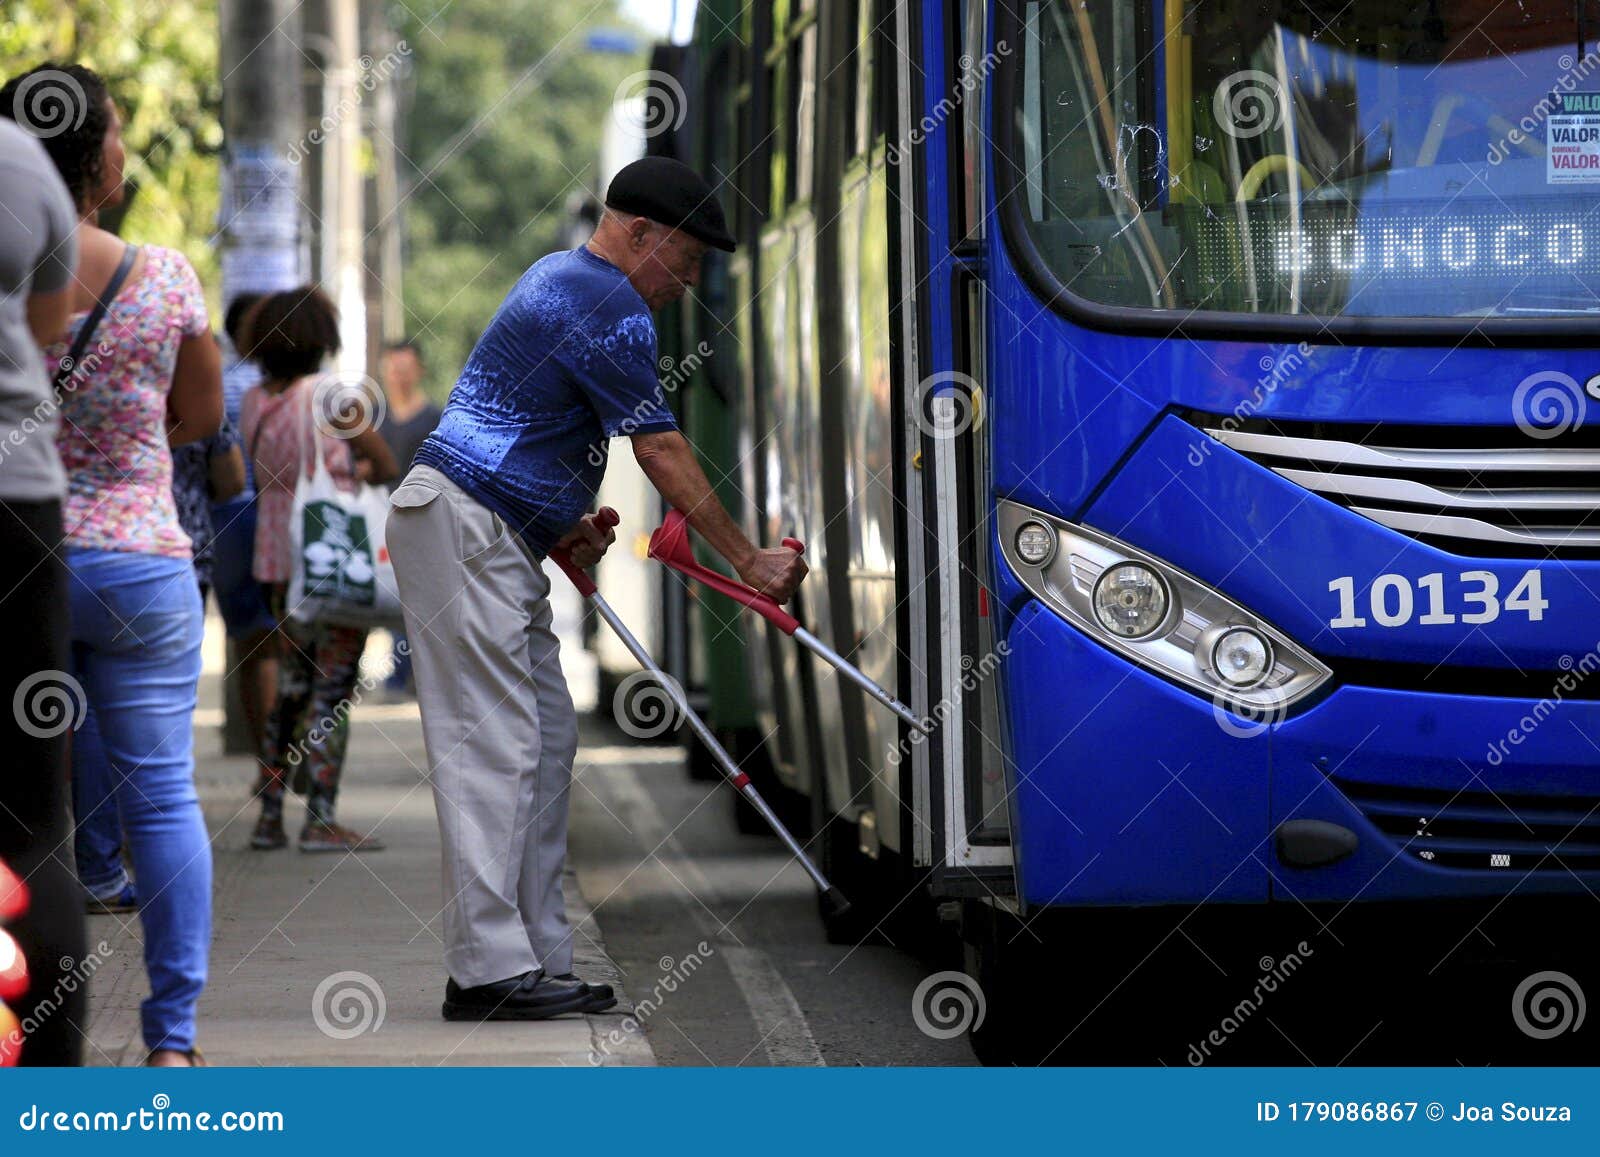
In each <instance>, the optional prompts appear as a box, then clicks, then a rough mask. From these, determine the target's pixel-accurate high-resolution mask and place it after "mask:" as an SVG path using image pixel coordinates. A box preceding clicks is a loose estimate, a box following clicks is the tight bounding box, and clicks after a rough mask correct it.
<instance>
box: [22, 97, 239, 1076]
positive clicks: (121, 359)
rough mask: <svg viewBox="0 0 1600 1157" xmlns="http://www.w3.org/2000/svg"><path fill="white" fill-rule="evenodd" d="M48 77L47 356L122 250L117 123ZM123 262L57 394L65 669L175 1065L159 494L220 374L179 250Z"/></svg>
mask: <svg viewBox="0 0 1600 1157" xmlns="http://www.w3.org/2000/svg"><path fill="white" fill-rule="evenodd" d="M46 71H54V72H55V73H57V74H61V73H66V74H67V75H69V76H70V77H71V78H72V80H73V81H74V82H75V83H76V86H77V87H78V89H79V90H80V91H81V92H82V94H84V95H85V96H86V97H87V106H88V107H87V108H86V109H80V112H82V113H83V114H84V115H83V116H82V117H81V118H80V120H79V121H78V122H77V123H75V124H73V125H72V126H71V127H69V128H67V129H65V130H64V131H62V132H60V133H58V134H56V135H54V136H50V137H46V138H44V140H43V144H44V145H45V148H46V149H47V151H48V152H49V153H50V157H51V160H52V161H54V162H55V165H56V168H57V169H58V170H59V171H60V173H61V176H62V179H63V181H64V182H65V184H66V185H67V188H68V190H69V191H70V192H71V194H72V197H73V200H74V201H75V203H76V205H77V208H78V212H79V214H80V223H79V227H78V238H79V262H78V270H77V275H76V280H75V285H74V290H73V293H74V300H73V303H72V304H73V309H74V313H73V319H72V328H71V332H70V333H69V335H68V338H67V341H66V342H64V343H60V344H57V345H55V346H52V347H51V348H50V349H48V350H46V357H47V359H49V360H52V361H54V362H56V363H57V364H60V362H61V359H63V358H64V357H65V356H66V354H67V353H68V351H69V350H70V349H71V344H70V343H71V342H72V341H73V340H74V339H76V337H77V335H78V332H79V329H80V327H82V325H83V324H84V322H85V320H86V318H87V316H88V315H89V313H90V311H91V310H92V309H93V307H94V305H95V303H96V301H97V300H99V299H100V298H101V296H102V295H103V294H104V293H105V291H106V289H107V287H108V286H109V285H110V283H111V282H112V281H113V279H114V277H115V275H116V273H117V271H118V270H119V268H123V267H124V262H125V259H126V258H127V257H129V256H130V249H131V247H130V246H129V245H128V244H127V243H126V242H124V241H122V240H121V239H120V238H118V237H116V236H114V235H112V234H110V233H107V232H106V231H104V230H103V229H100V228H98V227H97V226H96V224H95V221H96V218H97V214H98V211H99V210H100V208H102V207H103V206H107V205H115V204H117V203H119V202H120V201H121V200H122V167H123V161H124V155H123V149H122V135H121V122H120V121H119V119H118V117H117V111H116V109H115V107H114V106H113V105H112V103H111V100H110V98H109V96H108V95H107V93H106V89H105V86H104V84H103V83H102V82H101V80H100V78H99V77H98V76H96V75H95V74H94V73H93V72H90V71H89V70H88V69H85V68H79V67H77V66H71V67H68V68H60V67H58V66H54V65H45V66H43V67H41V68H40V69H36V70H35V72H46ZM30 75H31V74H30ZM20 79H25V78H20ZM13 83H17V82H13ZM0 103H3V104H4V107H5V109H7V110H9V109H11V108H12V107H13V104H14V102H13V101H12V100H10V99H9V98H7V99H5V100H3V101H0ZM131 257H132V261H131V264H129V265H127V266H126V271H125V278H124V280H123V282H122V285H121V288H120V290H119V291H118V292H117V293H116V294H115V296H114V297H113V298H112V300H111V301H110V302H109V307H108V309H107V311H106V313H105V315H104V317H102V319H101V320H100V323H99V325H98V327H97V328H96V329H95V331H94V332H93V334H92V336H91V340H90V343H89V345H88V347H87V349H86V352H85V354H84V356H83V357H82V358H81V360H80V361H79V362H78V363H77V365H76V366H75V367H74V368H73V369H72V372H71V376H70V377H69V378H68V379H67V380H66V381H65V383H64V384H63V386H62V387H61V390H60V395H61V401H60V407H61V428H60V434H59V437H58V445H59V449H60V453H61V459H62V462H63V464H64V465H65V466H66V469H67V475H68V478H69V480H70V481H69V486H68V494H67V504H66V510H65V519H64V521H65V524H66V535H67V539H66V546H67V569H68V573H69V603H70V608H71V619H72V675H73V677H74V678H75V679H76V680H77V681H78V683H79V684H80V685H81V686H82V688H83V691H84V694H85V697H86V699H87V701H88V704H89V706H90V709H91V710H92V712H93V715H94V719H95V722H96V723H97V725H98V737H99V742H98V743H95V742H92V741H91V740H90V738H89V737H88V736H86V735H84V734H83V733H82V732H80V733H79V734H78V735H77V736H75V741H74V743H73V753H72V756H73V758H72V763H73V778H74V784H75V786H81V787H85V788H87V789H88V792H89V794H90V795H91V796H92V797H97V796H98V795H100V794H102V793H109V794H110V795H111V796H112V797H113V798H114V799H115V803H116V808H117V810H118V811H119V812H120V813H121V816H122V824H123V829H124V830H125V832H126V834H127V840H128V846H129V851H130V852H131V853H132V857H133V866H134V871H135V872H136V874H137V876H138V883H139V887H140V890H141V901H140V904H139V919H140V922H141V923H142V924H143V926H144V940H145V966H146V968H147V969H148V971H149V974H150V988H151V995H150V998H149V999H148V1000H146V1001H145V1002H144V1004H143V1006H142V1008H141V1014H142V1020H143V1027H144V1041H145V1045H146V1046H147V1047H148V1049H149V1050H150V1051H149V1055H148V1059H147V1060H148V1063H149V1064H151V1065H162V1066H168V1065H172V1066H177V1065H192V1064H196V1063H198V1054H197V1053H196V1052H195V1048H194V1038H195V1005H196V1003H197V1002H198V1001H199V999H200V993H201V990H202V989H203V988H204V987H205V982H206V959H207V956H208V953H209V950H210V946H211V846H210V843H209V842H208V840H207V837H206V826H205V821H204V819H203V818H202V816H201V814H200V801H199V798H198V796H197V794H196V792H195V786H194V747H193V735H194V732H193V721H192V717H193V714H194V706H195V689H196V685H197V683H198V681H199V678H200V639H201V633H202V630H203V627H202V617H201V610H200V592H199V589H198V588H197V586H196V585H195V580H194V570H193V567H192V565H191V563H190V548H189V538H188V536H187V535H186V534H184V532H183V528H182V527H180V526H179V525H178V515H177V509H176V507H175V506H174V505H173V499H172V453H171V449H170V447H172V446H177V445H181V444H184V443H187V442H193V441H197V440H199V439H202V438H207V437H210V436H211V435H212V434H214V433H215V432H216V430H217V428H218V427H219V426H220V424H221V422H222V380H221V366H220V358H219V355H218V352H217V344H216V342H215V340H214V339H213V338H212V336H211V330H210V326H209V323H208V322H207V318H206V307H205V300H204V298H203V297H202V296H201V292H200V282H199V281H198V279H197V278H196V277H195V275H194V270H193V269H192V268H190V265H189V262H188V261H186V260H185V259H184V256H183V254H181V253H179V252H177V251H176V250H172V249H162V248H158V247H156V246H147V247H145V248H143V249H133V250H132V251H131ZM81 810H82V809H81V807H80V814H81Z"/></svg>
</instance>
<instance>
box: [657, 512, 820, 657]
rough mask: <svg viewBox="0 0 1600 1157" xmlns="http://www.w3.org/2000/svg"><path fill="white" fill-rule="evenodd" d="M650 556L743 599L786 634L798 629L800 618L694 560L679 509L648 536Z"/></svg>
mask: <svg viewBox="0 0 1600 1157" xmlns="http://www.w3.org/2000/svg"><path fill="white" fill-rule="evenodd" d="M783 545H784V546H786V547H788V548H789V549H790V550H792V551H794V552H796V553H799V552H800V551H802V550H804V549H805V546H804V544H802V543H801V542H800V540H799V539H794V538H786V539H784V540H783ZM649 553H650V557H651V558H653V559H655V560H656V561H657V562H660V563H662V564H663V565H665V566H670V567H671V568H672V569H673V570H675V571H679V572H681V573H683V574H686V575H688V576H689V577H690V578H692V579H694V580H695V581H696V582H700V583H704V584H705V585H706V586H708V587H710V588H711V589H712V590H714V591H717V592H719V593H721V594H725V595H727V596H728V597H729V598H730V599H732V600H733V601H734V602H736V603H743V604H744V605H745V606H747V607H749V608H750V609H751V610H752V611H754V612H755V613H756V614H758V615H760V616H761V617H762V618H764V619H766V620H767V622H769V623H771V624H772V625H773V626H775V627H777V628H778V630H780V631H782V632H783V633H784V634H786V635H792V634H794V633H795V632H796V631H798V630H799V629H800V620H799V619H797V618H795V617H794V616H793V615H791V614H790V613H789V612H788V611H786V610H784V609H783V608H782V607H780V606H779V605H778V604H777V603H775V602H774V601H773V600H772V599H770V598H768V597H767V596H766V595H764V594H762V593H761V592H760V591H758V590H755V589H754V588H752V587H747V586H745V584H744V583H742V582H738V581H737V580H735V579H731V578H728V577H726V576H725V575H720V574H718V573H717V572H716V571H714V570H712V569H711V568H710V567H708V566H702V565H701V564H700V563H699V562H696V561H695V557H694V548H693V547H692V546H690V545H689V520H688V519H687V518H685V517H684V516H683V512H682V511H679V510H669V511H667V516H666V517H665V518H663V519H662V520H661V525H660V526H659V527H657V528H656V532H655V533H654V534H652V535H651V536H650V551H649Z"/></svg>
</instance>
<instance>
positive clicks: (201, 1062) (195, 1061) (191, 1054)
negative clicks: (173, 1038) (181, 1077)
mask: <svg viewBox="0 0 1600 1157" xmlns="http://www.w3.org/2000/svg"><path fill="white" fill-rule="evenodd" d="M157 1053H176V1054H177V1055H179V1056H181V1057H188V1058H189V1065H188V1067H189V1068H191V1069H203V1068H206V1067H207V1066H206V1058H205V1056H204V1054H202V1053H201V1052H200V1050H199V1049H151V1050H150V1052H149V1053H148V1054H146V1056H145V1058H144V1064H145V1067H146V1068H152V1069H154V1068H161V1069H181V1068H183V1067H184V1066H183V1065H156V1064H152V1063H151V1062H153V1061H154V1060H155V1055H156V1054H157Z"/></svg>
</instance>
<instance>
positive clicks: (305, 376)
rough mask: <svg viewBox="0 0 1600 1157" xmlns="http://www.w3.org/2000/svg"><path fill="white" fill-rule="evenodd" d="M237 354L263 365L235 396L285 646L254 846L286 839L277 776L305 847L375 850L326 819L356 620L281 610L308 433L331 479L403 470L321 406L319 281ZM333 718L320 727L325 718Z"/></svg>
mask: <svg viewBox="0 0 1600 1157" xmlns="http://www.w3.org/2000/svg"><path fill="white" fill-rule="evenodd" d="M245 329H246V331H247V332H246V335H245V353H246V356H248V357H249V358H250V359H251V360H252V361H254V362H255V363H256V364H257V365H259V366H260V367H261V373H262V384H261V385H260V386H257V387H256V388H254V389H252V390H251V391H250V392H249V393H247V394H245V396H244V401H243V402H242V403H241V405H240V407H239V427H240V434H241V435H242V436H243V438H244V444H245V448H246V450H247V452H248V453H249V455H250V459H251V463H252V465H253V466H254V468H255V480H256V558H255V576H256V578H257V579H258V580H260V581H261V582H263V583H265V584H267V588H268V591H269V600H270V602H271V603H272V608H273V613H274V615H275V616H276V617H277V620H278V630H279V632H280V633H281V635H282V636H283V638H282V640H281V642H282V643H283V645H282V646H281V647H280V648H279V651H278V700H277V703H276V704H275V705H274V707H273V710H272V712H271V714H270V715H269V716H268V718H267V722H266V726H265V727H264V728H263V732H264V733H263V736H262V745H261V754H260V764H261V782H260V785H259V787H258V788H257V792H256V794H257V795H258V796H259V797H260V799H261V817H260V819H259V820H258V821H257V822H256V829H255V834H254V835H252V836H251V839H250V846H251V847H253V848H256V849H258V850H260V851H270V850H272V849H274V848H281V847H283V846H284V845H285V844H286V843H287V842H288V837H287V836H286V835H285V833H284V830H283V796H284V786H285V779H286V778H288V779H289V780H290V783H291V786H293V788H294V790H295V791H296V792H300V793H302V794H304V795H305V796H306V822H305V826H304V827H303V828H301V829H300V838H299V841H298V843H299V847H300V850H301V851H302V852H372V851H378V850H380V849H381V848H382V847H383V844H382V842H380V841H379V840H378V839H376V838H375V837H373V836H366V835H362V834H361V833H360V832H355V831H352V830H350V829H349V828H347V827H345V826H344V825H343V824H340V823H338V822H337V821H336V820H335V819H334V804H335V801H336V800H337V798H338V794H339V778H340V775H341V774H342V773H343V771H344V756H345V746H346V744H347V742H348V740H349V720H348V716H349V708H350V705H351V702H352V698H353V696H354V693H355V686H356V678H357V676H358V675H359V674H360V665H361V652H362V651H363V650H365V649H366V645H367V631H366V628H364V627H341V626H336V625H333V624H328V623H314V624H304V623H300V622H298V621H296V620H295V619H292V618H291V617H289V615H288V614H287V613H286V606H285V603H286V595H287V591H288V584H289V574H290V570H291V569H292V566H293V559H292V557H291V551H290V546H289V518H290V515H291V513H292V511H293V507H294V492H295V487H296V485H297V483H298V482H299V479H300V477H301V476H302V474H308V473H309V472H310V470H311V461H310V458H311V456H310V454H309V453H308V451H309V450H310V448H311V447H312V445H313V442H312V439H317V443H316V444H317V445H319V446H320V449H321V451H322V457H323V461H324V462H325V463H326V464H327V467H328V473H329V474H331V475H332V477H333V480H334V482H335V483H336V484H337V485H339V486H341V487H344V488H346V489H351V490H353V489H355V486H356V483H357V482H358V481H360V480H365V481H369V482H387V481H388V480H389V479H391V478H393V477H395V475H396V474H398V473H399V470H398V468H397V467H396V465H395V460H394V455H393V454H392V453H390V451H389V447H388V445H387V444H386V443H385V442H384V440H383V438H382V436H381V435H379V433H378V431H377V430H375V429H373V428H371V426H370V425H362V424H359V423H355V424H353V423H350V422H344V421H340V420H339V419H338V418H337V416H336V415H331V414H326V413H321V412H319V410H318V407H317V402H316V389H317V384H318V382H319V381H320V380H323V379H322V378H321V375H320V374H319V371H320V369H321V367H322V363H323V361H324V360H325V359H327V358H329V357H331V356H332V355H334V354H336V353H338V352H339V318H338V314H337V313H336V312H335V310H334V307H333V303H332V302H330V301H329V300H328V298H327V296H326V295H325V294H323V293H322V291H321V290H318V289H313V288H312V287H310V286H306V287H304V288H301V289H293V290H289V291H287V292H284V293H274V294H272V295H271V296H269V297H267V298H265V299H264V300H262V301H261V302H259V303H258V304H257V305H256V306H255V307H254V309H252V311H251V312H250V315H249V317H248V318H247V319H246V322H245ZM330 720H331V721H333V726H332V727H331V728H330V727H328V726H327V722H328V721H330Z"/></svg>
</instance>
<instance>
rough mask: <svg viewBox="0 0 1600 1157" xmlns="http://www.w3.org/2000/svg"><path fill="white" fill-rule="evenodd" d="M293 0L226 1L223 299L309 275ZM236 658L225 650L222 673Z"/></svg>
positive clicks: (233, 735) (235, 703)
mask: <svg viewBox="0 0 1600 1157" xmlns="http://www.w3.org/2000/svg"><path fill="white" fill-rule="evenodd" d="M300 33H301V24H300V4H299V2H298V0H222V9H221V34H222V45H221V67H222V77H223V81H222V126H223V133H224V147H223V171H222V203H221V205H220V207H219V213H218V222H217V224H218V242H219V244H220V245H221V248H222V300H223V302H224V303H226V302H229V301H232V300H233V298H234V297H235V296H237V295H238V294H240V293H246V292H253V293H272V292H276V291H278V290H283V289H292V288H294V287H295V286H297V285H299V284H300V283H301V282H302V281H303V280H304V277H305V268H306V258H305V241H304V235H303V231H302V221H301V202H300V171H299V168H298V161H299V157H300V155H301V154H300V153H299V152H298V151H296V150H299V149H300V148H301V147H302V144H301V142H302V138H303V136H304V134H305V104H304V101H303V99H302V97H301V91H300V83H301V77H300V66H301V60H302V57H301V55H300V48H299V41H300ZM239 658H240V656H239V655H238V654H237V648H236V647H235V646H234V644H233V643H231V642H230V643H229V644H228V660H227V669H228V671H230V672H235V671H237V670H238V662H239ZM224 704H225V720H226V721H225V723H224V725H223V729H222V740H223V747H224V749H225V750H226V751H228V752H229V753H231V754H237V753H241V752H248V751H250V750H252V748H253V747H254V743H253V741H252V739H251V736H250V732H249V728H248V727H247V726H246V724H245V717H244V710H243V705H242V703H241V702H240V699H239V681H238V679H237V677H235V676H233V675H230V676H229V678H228V679H227V682H226V690H225V695H224Z"/></svg>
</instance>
